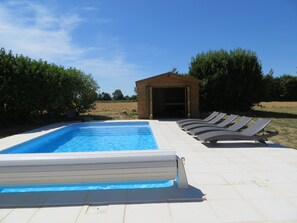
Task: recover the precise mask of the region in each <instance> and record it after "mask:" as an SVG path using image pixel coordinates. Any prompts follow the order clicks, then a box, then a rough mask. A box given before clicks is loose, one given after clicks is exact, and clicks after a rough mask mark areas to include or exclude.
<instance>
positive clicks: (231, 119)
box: [183, 115, 237, 131]
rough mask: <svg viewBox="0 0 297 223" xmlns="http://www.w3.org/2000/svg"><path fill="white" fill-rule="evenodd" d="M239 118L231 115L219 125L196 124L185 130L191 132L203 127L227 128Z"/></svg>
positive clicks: (187, 126) (188, 126)
mask: <svg viewBox="0 0 297 223" xmlns="http://www.w3.org/2000/svg"><path fill="white" fill-rule="evenodd" d="M236 118H237V115H229V117H228V118H226V119H225V120H224V121H222V122H220V123H219V124H210V123H205V124H202V123H195V124H191V125H186V126H185V127H184V128H183V129H184V130H186V131H189V130H191V129H197V128H203V127H225V126H227V125H229V124H230V123H231V122H233V121H234V120H235V119H236Z"/></svg>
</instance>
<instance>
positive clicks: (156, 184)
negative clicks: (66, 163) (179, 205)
mask: <svg viewBox="0 0 297 223" xmlns="http://www.w3.org/2000/svg"><path fill="white" fill-rule="evenodd" d="M173 185H174V182H173V181H172V180H169V181H143V182H127V183H126V182H124V183H123V182H113V183H92V184H65V185H61V184H58V185H33V186H10V187H0V193H24V192H45V191H81V190H123V189H148V188H166V187H171V186H173Z"/></svg>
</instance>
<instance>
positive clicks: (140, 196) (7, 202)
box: [0, 186, 205, 209]
mask: <svg viewBox="0 0 297 223" xmlns="http://www.w3.org/2000/svg"><path fill="white" fill-rule="evenodd" d="M204 200H205V198H204V194H203V193H202V191H201V190H199V189H197V188H195V187H192V186H190V187H189V188H188V189H183V190H178V189H177V188H176V187H175V186H173V187H170V188H156V189H128V190H124V189H117V190H96V191H64V192H62V191H59V192H27V193H26V192H20V193H2V194H0V209H1V208H27V207H52V206H77V205H90V206H91V205H113V204H141V203H167V202H178V203H181V202H202V201H204Z"/></svg>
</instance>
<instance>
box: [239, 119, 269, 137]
mask: <svg viewBox="0 0 297 223" xmlns="http://www.w3.org/2000/svg"><path fill="white" fill-rule="evenodd" d="M270 122H271V120H270V119H262V118H259V119H258V120H257V121H256V122H255V123H254V124H252V125H250V126H249V127H248V128H246V129H245V130H243V131H242V134H245V135H249V136H253V135H256V134H257V133H259V132H261V131H262V130H263V129H264V128H265V127H266V126H267V125H268V124H269V123H270Z"/></svg>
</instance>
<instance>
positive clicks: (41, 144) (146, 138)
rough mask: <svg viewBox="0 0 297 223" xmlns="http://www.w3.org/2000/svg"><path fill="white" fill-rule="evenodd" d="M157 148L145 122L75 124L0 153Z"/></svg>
mask: <svg viewBox="0 0 297 223" xmlns="http://www.w3.org/2000/svg"><path fill="white" fill-rule="evenodd" d="M154 149H158V147H157V144H156V141H155V139H154V136H153V134H152V131H151V128H150V126H149V123H148V122H109V123H77V124H72V125H69V126H67V127H64V128H62V129H60V130H57V131H54V132H52V133H49V134H46V135H43V136H40V137H38V138H36V139H33V140H30V141H27V142H25V143H22V144H19V145H16V146H13V147H10V148H8V149H6V150H4V151H2V152H0V153H6V154H7V153H9V154H13V153H61V152H98V151H122V150H154Z"/></svg>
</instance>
